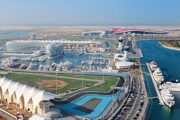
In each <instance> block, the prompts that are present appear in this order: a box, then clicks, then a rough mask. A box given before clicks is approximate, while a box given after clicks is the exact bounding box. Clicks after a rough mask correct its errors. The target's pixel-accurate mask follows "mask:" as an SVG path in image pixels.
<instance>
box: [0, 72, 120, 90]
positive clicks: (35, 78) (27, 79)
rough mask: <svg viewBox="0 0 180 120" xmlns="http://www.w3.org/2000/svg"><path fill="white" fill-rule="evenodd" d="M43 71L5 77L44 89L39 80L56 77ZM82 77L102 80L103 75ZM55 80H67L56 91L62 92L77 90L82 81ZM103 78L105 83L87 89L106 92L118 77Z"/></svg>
mask: <svg viewBox="0 0 180 120" xmlns="http://www.w3.org/2000/svg"><path fill="white" fill-rule="evenodd" d="M43 75H44V73H42V74H41V75H33V74H20V73H18V74H17V73H9V74H7V75H6V77H8V78H10V79H12V80H14V81H18V82H20V83H23V84H27V85H30V86H34V87H37V88H41V89H45V90H47V89H46V88H44V87H43V86H39V81H41V80H55V79H56V74H55V73H51V75H54V77H47V76H43ZM0 76H1V77H2V76H4V75H2V74H0ZM57 76H66V77H73V78H82V75H77V74H69V73H68V74H57ZM83 78H86V79H92V80H93V79H96V80H103V76H95V75H83ZM57 80H63V81H65V82H67V86H66V87H64V88H58V90H57V93H63V92H67V91H69V90H72V89H73V90H77V89H80V88H82V81H81V80H72V79H67V78H57ZM104 80H105V81H106V83H105V84H103V85H101V86H98V87H94V88H90V89H88V91H99V92H107V91H109V90H110V87H111V86H113V85H115V83H116V82H117V80H118V78H117V77H112V76H104ZM95 83H97V82H95V81H83V86H87V85H93V84H95ZM47 91H50V92H53V93H56V91H55V90H54V91H52V90H47Z"/></svg>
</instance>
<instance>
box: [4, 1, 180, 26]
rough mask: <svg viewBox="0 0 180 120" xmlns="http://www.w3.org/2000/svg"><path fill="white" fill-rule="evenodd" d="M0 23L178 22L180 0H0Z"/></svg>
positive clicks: (108, 23) (95, 23) (133, 23)
mask: <svg viewBox="0 0 180 120" xmlns="http://www.w3.org/2000/svg"><path fill="white" fill-rule="evenodd" d="M0 25H30V26H31V25H32V26H36V25H40V26H41V25H82V26H83V25H100V26H101V25H102V26H103V25H107V26H108V25H180V0H0Z"/></svg>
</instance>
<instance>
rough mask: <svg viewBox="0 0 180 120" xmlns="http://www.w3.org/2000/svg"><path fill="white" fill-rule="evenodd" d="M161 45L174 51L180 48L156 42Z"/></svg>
mask: <svg viewBox="0 0 180 120" xmlns="http://www.w3.org/2000/svg"><path fill="white" fill-rule="evenodd" d="M158 43H159V44H160V45H161V46H162V47H164V48H167V49H170V50H176V51H180V48H177V47H170V46H167V45H165V44H163V43H162V42H158Z"/></svg>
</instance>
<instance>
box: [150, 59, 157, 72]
mask: <svg viewBox="0 0 180 120" xmlns="http://www.w3.org/2000/svg"><path fill="white" fill-rule="evenodd" d="M149 67H150V69H151V71H155V70H156V69H157V68H158V65H157V63H156V62H155V61H151V62H150V63H149Z"/></svg>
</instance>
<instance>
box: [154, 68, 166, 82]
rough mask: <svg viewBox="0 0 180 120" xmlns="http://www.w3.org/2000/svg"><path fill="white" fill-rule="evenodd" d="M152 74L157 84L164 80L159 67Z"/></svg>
mask: <svg viewBox="0 0 180 120" xmlns="http://www.w3.org/2000/svg"><path fill="white" fill-rule="evenodd" d="M152 75H153V77H154V80H155V81H156V82H157V83H158V84H161V83H162V82H163V81H164V76H163V75H162V72H161V70H160V69H159V68H157V69H155V70H154V72H153V74H152Z"/></svg>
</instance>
